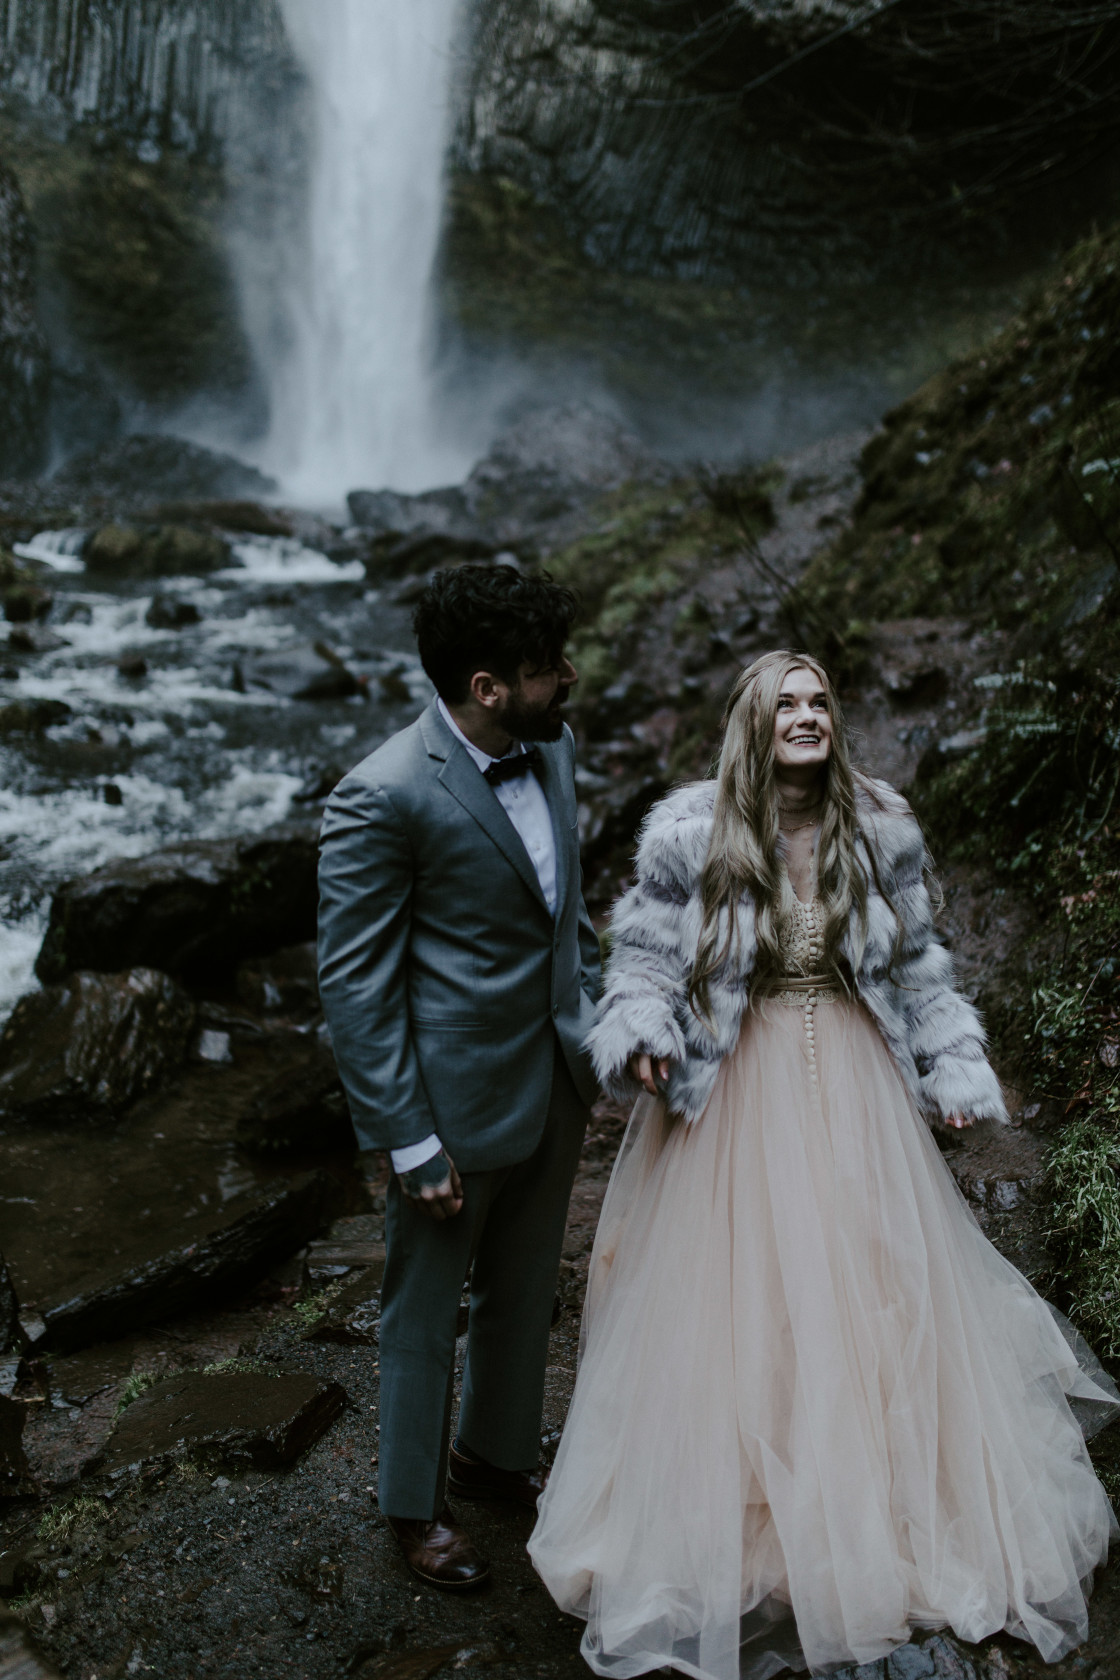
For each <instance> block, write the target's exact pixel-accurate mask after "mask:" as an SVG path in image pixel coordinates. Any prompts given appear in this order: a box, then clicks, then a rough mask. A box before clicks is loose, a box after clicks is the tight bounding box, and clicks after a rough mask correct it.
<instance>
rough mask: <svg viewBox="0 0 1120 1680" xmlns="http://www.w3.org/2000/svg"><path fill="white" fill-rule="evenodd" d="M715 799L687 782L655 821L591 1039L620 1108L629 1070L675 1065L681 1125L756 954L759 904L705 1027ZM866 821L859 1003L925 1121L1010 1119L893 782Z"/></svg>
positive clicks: (672, 1082) (619, 923)
mask: <svg viewBox="0 0 1120 1680" xmlns="http://www.w3.org/2000/svg"><path fill="white" fill-rule="evenodd" d="M714 796H715V783H714V782H711V781H708V782H697V783H692V784H689V785H688V786H685V787H682V788H677V789H676V790H674V792H673V793H671V794H669V795H668V797H667V798H665V799H663V800H662V801H661V802H660V803H659V804H658V805H656V806H655V807H654V808H653V810H652V811H651V812H650V814H649V816H648V817H647V819H646V822H645V824H644V825H643V828H642V832H641V835H640V838H639V844H638V853H637V858H636V865H635V882H634V885H633V886H632V887H631V888H630V890H629V892H627V893H626V894H625V896H624V897H623V898H621V899H620V900H619V902H618V903H617V904H616V906H615V909H614V914H613V917H612V921H611V954H610V958H609V961H608V965H607V972H606V981H605V986H604V992H603V998H602V1002H601V1004H600V1006H599V1013H598V1017H597V1020H596V1024H595V1027H594V1028H593V1030H592V1032H591V1034H590V1036H589V1038H588V1048H589V1050H590V1052H591V1055H592V1058H593V1060H594V1063H595V1068H596V1071H597V1073H598V1075H599V1078H600V1080H601V1081H602V1084H603V1086H604V1088H605V1089H606V1090H607V1091H608V1092H609V1093H610V1094H611V1095H612V1096H615V1097H617V1098H620V1099H626V1098H629V1097H632V1096H634V1095H635V1094H636V1091H637V1087H636V1086H635V1084H634V1082H633V1081H632V1080H631V1078H630V1075H629V1073H628V1071H627V1068H628V1063H629V1061H630V1058H631V1057H632V1056H634V1055H636V1054H639V1053H642V1052H645V1053H648V1054H649V1055H651V1056H654V1057H656V1058H660V1057H664V1058H665V1059H667V1060H668V1061H669V1062H670V1063H671V1064H672V1071H671V1074H670V1079H669V1093H668V1101H669V1106H670V1108H671V1109H672V1110H673V1112H675V1113H677V1114H680V1115H681V1116H682V1117H683V1118H685V1119H687V1120H697V1119H699V1117H700V1115H701V1114H702V1113H703V1111H704V1108H705V1107H706V1105H707V1102H708V1099H709V1097H710V1096H711V1093H712V1089H713V1088H714V1085H715V1081H716V1076H717V1074H718V1071H719V1064H720V1062H721V1061H722V1060H723V1058H724V1057H725V1056H727V1055H729V1054H730V1053H731V1051H732V1050H733V1049H734V1048H735V1044H736V1042H737V1040H738V1036H739V1029H740V1027H741V1024H742V1016H743V1012H744V1010H745V1008H746V1005H747V999H748V996H749V989H750V974H751V970H752V968H753V965H754V958H755V950H756V945H755V939H754V911H753V906H752V905H751V904H750V903H749V901H746V902H744V903H743V904H742V905H741V906H740V907H739V915H738V929H739V938H738V944H737V949H736V953H735V956H734V959H733V960H732V961H731V962H729V963H728V964H727V965H726V967H725V970H724V971H723V972H722V973H721V974H720V975H718V976H717V977H716V978H715V979H714V980H713V982H712V986H711V992H710V1003H711V1014H712V1023H711V1026H708V1025H705V1024H704V1023H702V1022H700V1021H699V1020H698V1019H697V1017H696V1016H695V1014H694V1013H693V1011H692V1010H691V1008H690V1007H689V1004H688V978H689V974H690V972H691V969H692V962H693V958H694V957H695V953H696V949H697V945H698V942H699V937H700V927H701V921H702V914H701V906H700V875H701V872H702V870H703V867H704V859H705V857H706V856H707V851H708V840H709V837H710V835H711V825H712V807H713V802H714ZM860 821H861V827H862V828H863V831H864V834H865V836H866V844H867V846H869V847H871V848H873V849H874V854H875V858H876V863H877V877H876V871H875V870H870V869H869V875H870V887H869V895H868V897H869V902H868V925H867V937H866V939H865V940H863V939H862V938H861V930H860V928H859V925H858V921H857V919H856V918H855V916H854V915H853V926H852V928H851V930H850V932H849V935H848V942H847V946H848V948H847V955H848V958H849V963H850V966H851V970H852V973H853V975H854V977H855V984H856V991H857V994H858V996H859V997H860V999H861V1001H862V1002H863V1003H864V1004H865V1005H866V1006H867V1008H868V1010H869V1011H870V1013H871V1014H872V1016H873V1017H874V1019H875V1021H876V1023H877V1025H878V1027H879V1030H880V1032H881V1033H882V1035H883V1037H884V1039H885V1041H886V1043H887V1045H888V1047H889V1049H890V1050H891V1053H892V1055H893V1056H894V1059H895V1061H896V1063H897V1065H898V1067H899V1071H900V1072H901V1074H902V1076H903V1079H904V1080H905V1081H906V1084H907V1085H908V1087H909V1089H910V1091H911V1094H912V1096H913V1097H914V1099H915V1101H916V1102H917V1103H918V1104H919V1106H920V1107H921V1109H922V1110H923V1112H924V1113H925V1114H926V1115H927V1117H928V1118H930V1119H932V1120H944V1119H946V1118H947V1117H948V1116H949V1115H950V1114H953V1113H957V1112H959V1113H963V1114H964V1115H965V1116H966V1117H968V1118H971V1119H995V1120H1005V1119H1006V1118H1007V1116H1006V1111H1005V1108H1004V1104H1003V1098H1002V1095H1001V1092H1000V1088H999V1082H998V1080H997V1079H996V1076H995V1074H994V1073H993V1071H992V1069H991V1067H990V1065H989V1063H988V1061H987V1058H986V1056H985V1053H984V1033H983V1028H982V1026H981V1024H980V1018H979V1016H978V1015H977V1013H976V1010H975V1009H974V1008H973V1007H972V1005H971V1004H970V1003H968V1002H967V1001H966V999H964V998H963V997H962V996H961V995H960V993H959V992H957V991H956V990H955V989H954V986H953V974H952V965H951V962H950V959H949V955H948V952H947V951H946V950H945V948H944V946H943V945H941V944H940V942H939V941H938V940H937V938H936V935H935V933H934V928H933V918H932V913H931V909H930V901H929V895H928V893H927V891H926V887H925V880H924V869H925V862H926V854H925V845H924V842H923V839H922V834H921V830H920V828H919V827H918V824H917V822H916V820H915V818H914V816H913V815H912V813H911V811H910V808H909V806H908V805H907V804H906V801H905V800H904V799H902V798H901V796H900V795H899V794H897V793H895V792H894V790H893V789H892V788H889V787H887V785H886V784H885V783H879V784H875V785H874V787H873V790H872V792H871V793H869V794H865V795H864V796H863V797H862V799H861V808H860ZM896 916H897V921H896ZM899 929H901V939H900V940H899V942H898V943H899V949H898V950H897V951H896V950H895V940H896V932H897V931H898V930H899ZM712 1026H714V1031H713V1030H711V1027H712Z"/></svg>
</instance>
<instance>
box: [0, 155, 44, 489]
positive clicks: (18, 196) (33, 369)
mask: <svg viewBox="0 0 1120 1680" xmlns="http://www.w3.org/2000/svg"><path fill="white" fill-rule="evenodd" d="M35 294H36V276H35V245H34V236H33V234H32V230H31V221H30V218H29V217H28V214H27V208H26V206H25V205H24V202H23V195H22V193H21V192H20V189H19V182H18V181H17V179H16V177H15V175H14V174H13V173H12V171H11V170H10V169H9V168H8V167H7V165H0V476H3V477H11V478H18V477H20V476H22V475H23V474H25V473H31V472H34V471H35V470H36V469H37V468H39V467H40V466H41V465H42V462H43V456H44V453H45V450H46V445H47V405H48V401H49V394H50V360H49V355H48V351H47V345H46V342H45V340H44V338H43V335H42V333H41V332H40V330H39V325H38V322H37V320H36V314H35Z"/></svg>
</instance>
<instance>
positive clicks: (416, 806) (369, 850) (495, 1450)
mask: <svg viewBox="0 0 1120 1680" xmlns="http://www.w3.org/2000/svg"><path fill="white" fill-rule="evenodd" d="M575 610H576V601H575V597H574V596H573V595H572V594H571V592H570V591H569V590H567V589H564V588H562V587H561V586H560V585H558V584H555V583H552V582H551V581H549V580H548V579H547V578H535V577H526V576H522V575H521V574H520V573H519V572H517V571H516V570H515V569H514V568H513V567H511V566H482V565H468V566H461V567H459V568H458V569H456V570H453V571H444V572H438V573H437V574H436V576H435V577H434V579H433V580H432V582H431V584H430V585H429V586H428V588H427V589H426V590H425V592H424V594H423V596H422V597H421V599H420V602H419V604H418V606H417V608H416V612H415V615H414V618H413V625H414V628H415V631H416V637H417V642H418V644H419V649H420V658H421V661H422V662H423V665H424V669H425V670H426V671H427V673H428V676H429V677H430V678H431V680H432V683H433V684H434V686H435V689H436V695H437V698H436V699H435V701H434V702H433V703H432V704H431V705H430V706H429V707H428V709H427V710H426V711H425V712H424V713H423V715H422V716H421V717H420V718H419V719H418V720H417V721H416V722H415V723H414V724H412V725H411V726H410V727H409V728H408V729H405V730H402V731H401V733H400V734H399V735H395V736H394V737H393V738H392V740H390V741H388V742H386V744H385V745H384V746H383V747H380V748H379V749H378V750H377V751H376V752H375V753H372V754H371V755H370V757H369V758H367V759H365V760H364V762H363V763H361V764H359V765H358V767H357V769H355V770H352V771H351V772H350V774H349V775H348V776H347V777H345V779H344V780H343V781H342V782H340V783H339V785H338V787H337V788H336V789H335V792H334V793H333V795H332V796H331V799H330V801H329V803H328V805H327V810H326V814H325V817H324V821H323V832H322V842H321V845H322V851H321V862H320V877H319V879H320V917H319V928H320V933H319V960H320V985H321V989H322V997H323V1007H324V1009H325V1011H326V1015H327V1021H328V1023H329V1026H330V1030H331V1036H332V1038H333V1041H334V1049H335V1055H336V1056H337V1058H338V1066H339V1070H340V1072H341V1074H342V1079H343V1083H344V1084H345V1087H346V1091H347V1095H348V1097H349V1101H350V1112H351V1114H352V1116H353V1120H354V1127H355V1131H356V1132H357V1136H358V1140H359V1144H360V1146H361V1147H362V1148H363V1149H387V1150H389V1151H390V1154H391V1158H392V1164H393V1171H394V1176H393V1178H392V1181H391V1183H390V1187H389V1195H388V1199H387V1208H386V1221H385V1233H386V1246H387V1255H386V1266H385V1280H384V1284H383V1287H382V1296H381V1447H380V1469H379V1482H378V1499H379V1502H380V1505H381V1509H382V1511H383V1512H384V1514H385V1516H386V1519H387V1521H388V1523H389V1526H390V1528H391V1529H392V1531H393V1533H394V1534H395V1535H396V1537H397V1540H398V1542H399V1543H400V1546H401V1549H402V1551H403V1553H404V1556H405V1558H406V1560H407V1562H408V1564H409V1567H410V1568H411V1569H412V1571H413V1573H414V1574H416V1575H417V1576H419V1578H420V1579H421V1580H424V1581H427V1582H429V1583H430V1584H431V1585H433V1586H440V1587H448V1588H468V1587H474V1586H478V1585H481V1583H482V1582H483V1581H484V1580H485V1579H486V1578H487V1574H488V1571H487V1567H486V1565H485V1563H484V1562H483V1560H482V1559H481V1558H480V1557H479V1555H478V1553H477V1552H476V1551H475V1549H474V1547H473V1546H472V1545H471V1543H470V1541H469V1539H468V1538H467V1536H466V1534H465V1533H464V1532H463V1530H462V1528H461V1527H460V1526H459V1524H458V1522H457V1521H456V1519H455V1517H454V1516H453V1515H452V1513H451V1511H450V1510H449V1509H448V1507H447V1503H446V1498H445V1491H444V1490H445V1482H448V1467H449V1455H448V1435H449V1429H450V1413H451V1400H452V1381H453V1375H454V1357H455V1332H456V1318H457V1314H458V1307H459V1300H460V1295H461V1292H462V1286H463V1282H464V1279H465V1278H466V1275H467V1272H468V1269H470V1274H471V1302H470V1324H469V1330H468V1335H467V1359H466V1369H465V1371H464V1375H463V1395H462V1404H461V1407H460V1413H459V1429H458V1435H457V1437H456V1439H455V1442H454V1444H453V1445H452V1446H451V1449H450V1478H449V1486H450V1488H451V1491H452V1492H453V1493H454V1494H456V1495H458V1496H461V1497H463V1498H483V1499H499V1500H507V1501H511V1502H513V1503H515V1504H521V1505H528V1506H530V1507H535V1505H536V1501H537V1497H538V1495H539V1493H540V1491H541V1489H542V1487H543V1485H544V1480H543V1476H542V1473H541V1471H540V1470H539V1469H538V1456H539V1440H540V1419H541V1409H542V1404H543V1393H544V1369H545V1362H546V1354H547V1347H548V1335H549V1329H550V1326H551V1314H552V1305H553V1300H554V1296H555V1289H556V1276H557V1272H558V1269H559V1261H560V1248H561V1242H562V1239H563V1233H564V1223H565V1218H566V1214H567V1206H568V1199H569V1196H570V1193H571V1186H572V1179H573V1177H574V1175H575V1169H576V1163H577V1161H578V1158H579V1152H580V1148H581V1145H582V1142H583V1135H584V1130H585V1127H586V1121H587V1106H588V1104H589V1103H590V1102H591V1101H592V1100H593V1099H594V1096H595V1091H596V1087H595V1081H594V1077H593V1075H592V1073H591V1069H590V1063H589V1061H588V1059H587V1057H586V1055H585V1053H584V1050H583V1041H584V1038H585V1036H586V1034H587V1032H588V1030H589V1028H590V1026H591V1023H592V1020H593V1015H594V1007H595V1000H596V997H597V995H598V985H599V946H598V940H597V939H596V936H595V933H594V930H593V928H592V926H591V923H590V920H589V918H588V915H587V911H586V909H585V907H584V904H583V899H582V893H581V888H580V871H579V849H578V834H577V827H576V798H575V786H574V781H573V771H572V765H573V743H572V735H571V731H570V730H569V729H568V728H567V727H566V726H565V724H564V721H563V715H562V711H561V708H562V706H563V704H564V701H565V700H566V698H567V696H568V694H569V692H570V691H571V689H572V687H573V686H574V684H575V682H576V681H577V678H576V672H575V670H574V668H573V666H572V665H571V663H570V661H569V660H568V659H567V658H566V657H565V654H564V644H565V641H566V640H567V636H568V632H569V630H570V628H571V624H572V620H573V618H574V616H575Z"/></svg>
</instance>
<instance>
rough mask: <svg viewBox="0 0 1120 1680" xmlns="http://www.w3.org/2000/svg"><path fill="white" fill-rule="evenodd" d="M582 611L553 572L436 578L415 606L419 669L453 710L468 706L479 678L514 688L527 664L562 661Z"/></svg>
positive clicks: (490, 570) (500, 571)
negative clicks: (481, 674)
mask: <svg viewBox="0 0 1120 1680" xmlns="http://www.w3.org/2000/svg"><path fill="white" fill-rule="evenodd" d="M578 611H579V599H578V597H577V596H576V594H575V592H574V591H573V590H571V589H567V588H565V586H564V585H563V584H562V583H554V582H553V581H552V579H551V578H550V577H549V575H548V573H547V572H537V573H536V574H534V575H533V576H531V577H529V576H526V575H525V574H524V573H522V572H519V571H516V570H515V569H514V568H513V567H512V566H487V565H468V566H455V567H450V568H448V569H447V570H445V571H441V572H436V574H435V576H434V577H433V578H432V580H431V582H430V583H429V584H428V587H427V588H426V589H425V591H424V593H423V594H422V595H421V597H420V599H419V601H418V602H417V604H416V610H415V612H414V613H413V615H412V628H413V630H414V631H415V632H416V642H417V645H418V647H419V649H420V663H421V664H422V665H423V667H424V669H425V671H427V673H428V676H429V677H430V678H431V680H432V682H433V683H434V684H435V689H436V693H437V694H438V695H440V697H441V698H442V699H444V700H446V701H447V703H448V704H449V705H456V704H457V703H458V702H459V701H461V700H465V699H466V697H467V695H468V694H469V693H470V681H471V678H472V677H473V676H474V674H475V672H476V671H492V672H493V673H494V675H495V676H497V677H500V678H501V680H502V681H503V682H506V683H509V684H511V685H512V684H513V683H515V682H516V681H517V673H518V670H519V669H520V667H521V665H522V664H524V663H525V662H526V661H528V663H529V664H530V665H532V666H534V667H543V666H546V665H551V664H553V663H554V662H555V661H556V660H558V659H559V657H560V655H561V653H562V652H563V649H564V643H565V642H566V641H567V639H568V636H569V634H570V632H571V628H572V624H573V623H574V621H575V618H576V615H577V613H578Z"/></svg>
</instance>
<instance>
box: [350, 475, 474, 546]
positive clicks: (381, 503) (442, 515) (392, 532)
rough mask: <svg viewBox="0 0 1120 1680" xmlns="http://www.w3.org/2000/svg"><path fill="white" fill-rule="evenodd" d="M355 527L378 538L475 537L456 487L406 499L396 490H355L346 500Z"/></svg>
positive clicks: (472, 526)
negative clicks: (416, 534)
mask: <svg viewBox="0 0 1120 1680" xmlns="http://www.w3.org/2000/svg"><path fill="white" fill-rule="evenodd" d="M346 503H347V506H348V507H349V509H350V517H351V519H352V520H353V521H354V524H355V525H356V526H358V527H359V528H361V529H362V530H365V531H371V532H373V533H374V535H375V536H378V537H401V536H407V535H409V534H411V533H414V532H420V531H440V532H443V533H445V534H448V535H464V536H470V537H474V536H477V535H478V534H479V533H478V531H477V528H476V527H475V526H474V525H473V524H472V523H471V517H470V513H469V511H468V509H467V504H466V499H465V497H464V495H463V492H462V490H461V489H460V488H459V487H458V486H457V485H456V486H454V487H452V488H451V489H448V490H429V491H427V492H426V493H425V494H423V495H420V496H405V495H401V494H399V493H398V492H397V491H395V490H352V491H351V492H350V494H349V495H348V496H347V498H346Z"/></svg>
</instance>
